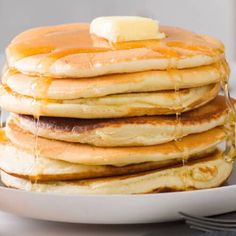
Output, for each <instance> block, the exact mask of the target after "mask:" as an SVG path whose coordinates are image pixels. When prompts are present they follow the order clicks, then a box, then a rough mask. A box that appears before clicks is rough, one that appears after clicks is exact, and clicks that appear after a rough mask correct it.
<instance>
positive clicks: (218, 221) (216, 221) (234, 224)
mask: <svg viewBox="0 0 236 236" xmlns="http://www.w3.org/2000/svg"><path fill="white" fill-rule="evenodd" d="M179 214H180V215H182V216H183V217H184V218H186V219H191V220H193V219H196V220H201V221H208V222H212V223H225V224H231V225H232V226H234V227H236V220H231V219H216V218H208V217H203V216H195V215H189V214H186V213H183V212H179Z"/></svg>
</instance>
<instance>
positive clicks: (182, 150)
mask: <svg viewBox="0 0 236 236" xmlns="http://www.w3.org/2000/svg"><path fill="white" fill-rule="evenodd" d="M6 136H7V137H8V138H9V140H10V141H11V142H12V143H13V144H14V145H15V146H16V147H17V148H20V149H24V150H26V151H27V152H29V153H31V154H34V153H35V152H36V153H37V154H38V155H40V156H43V157H46V158H51V159H56V160H62V161H67V162H71V163H77V164H84V165H114V166H124V165H129V164H137V163H144V162H150V161H163V160H172V159H176V158H177V159H179V158H183V159H184V158H188V157H189V156H193V155H196V154H197V155H199V154H200V155H201V154H202V153H206V152H208V151H212V150H213V149H215V147H216V146H217V145H218V144H219V143H221V142H222V141H223V140H225V131H224V128H222V127H217V128H214V129H211V130H208V131H206V132H202V133H199V134H192V135H188V136H186V137H184V138H182V140H178V141H172V142H169V143H164V144H159V145H154V146H146V147H113V148H111V147H110V148H104V147H103V148H102V147H95V146H90V145H86V144H78V143H68V142H63V141H57V140H50V139H45V138H42V137H38V138H37V144H36V139H35V135H33V134H31V133H30V132H27V131H26V130H24V129H22V128H20V127H19V126H18V125H17V122H15V121H14V119H13V118H11V117H10V118H9V119H8V122H7V126H6Z"/></svg>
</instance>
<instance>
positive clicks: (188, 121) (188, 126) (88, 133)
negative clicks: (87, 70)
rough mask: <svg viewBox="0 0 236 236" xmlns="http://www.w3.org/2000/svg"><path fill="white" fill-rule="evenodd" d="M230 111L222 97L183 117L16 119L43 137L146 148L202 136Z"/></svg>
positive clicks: (25, 128) (92, 143)
mask: <svg viewBox="0 0 236 236" xmlns="http://www.w3.org/2000/svg"><path fill="white" fill-rule="evenodd" d="M232 102H233V103H235V105H236V101H235V100H232ZM227 112H228V108H227V105H226V103H225V98H224V97H223V96H217V97H216V98H215V99H214V100H213V101H211V102H209V103H207V104H206V105H204V106H202V107H200V108H197V109H195V110H192V111H189V112H185V113H183V114H182V115H181V116H180V120H179V126H177V121H176V115H172V116H146V117H130V118H119V119H117V118H116V119H93V120H87V119H70V118H67V119H66V118H59V117H40V119H39V121H38V122H37V125H36V121H35V119H34V118H33V117H32V116H27V115H18V116H15V117H14V119H15V122H17V125H18V126H20V127H21V128H22V129H24V130H27V131H29V132H31V133H33V134H36V133H37V134H38V135H39V136H41V137H44V138H48V139H54V140H62V141H67V142H79V143H87V144H91V145H95V146H103V147H109V146H110V147H112V146H113V147H114V146H146V145H156V144H160V143H165V142H169V141H172V140H175V139H177V138H181V137H184V136H186V135H188V134H193V133H201V132H204V131H207V130H209V129H212V128H214V127H217V126H220V125H223V124H224V122H225V120H226V118H227Z"/></svg>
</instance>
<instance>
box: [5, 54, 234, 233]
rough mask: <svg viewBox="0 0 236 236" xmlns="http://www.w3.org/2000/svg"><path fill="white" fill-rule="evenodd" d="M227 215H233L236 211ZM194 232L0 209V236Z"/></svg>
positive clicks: (175, 227)
mask: <svg viewBox="0 0 236 236" xmlns="http://www.w3.org/2000/svg"><path fill="white" fill-rule="evenodd" d="M3 62H4V57H3V56H2V55H1V54H0V66H1V65H2V64H3ZM231 71H232V73H231V83H230V84H231V95H232V96H234V97H236V64H232V65H231ZM0 197H1V196H0ZM140 214H142V213H140ZM230 216H231V217H234V218H236V214H233V215H230ZM228 217H229V216H228ZM193 234H194V235H198V234H196V232H195V231H192V230H190V229H189V228H188V227H187V226H186V225H185V224H184V223H183V222H170V223H162V224H146V225H86V224H68V223H57V222H48V221H40V220H32V219H27V218H23V217H18V216H14V215H11V214H8V213H4V212H1V211H0V236H42V235H45V236H74V235H76V236H80V235H81V236H82V235H83V236H86V235H88V236H94V235H96V236H97V235H101V236H106V235H109V236H113V235H114V236H120V235H122V236H126V235H129V236H132V235H135V236H139V235H140V236H141V235H145V236H154V235H167V236H168V235H193Z"/></svg>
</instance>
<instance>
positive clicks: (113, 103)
mask: <svg viewBox="0 0 236 236" xmlns="http://www.w3.org/2000/svg"><path fill="white" fill-rule="evenodd" d="M219 87H220V86H219V83H216V84H210V85H206V86H202V87H197V88H190V89H183V90H179V91H176V92H175V91H171V90H168V91H161V92H149V93H129V94H119V95H109V96H105V97H100V98H81V99H71V100H40V99H37V100H36V99H34V98H32V97H27V96H23V95H19V94H17V93H15V92H12V91H11V90H10V89H9V88H7V87H5V86H2V87H0V105H1V107H2V108H3V109H5V110H7V111H10V112H14V113H19V114H27V115H34V116H53V117H55V116H56V117H72V118H85V119H93V118H113V117H127V116H144V115H157V114H158V115H159V114H175V113H177V112H185V111H188V110H192V109H194V108H197V107H199V106H202V105H204V104H205V103H207V102H209V101H211V100H212V99H214V98H215V97H216V96H217V94H218V92H219Z"/></svg>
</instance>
